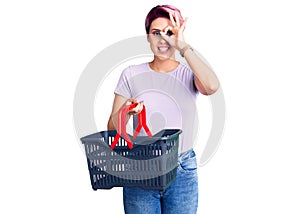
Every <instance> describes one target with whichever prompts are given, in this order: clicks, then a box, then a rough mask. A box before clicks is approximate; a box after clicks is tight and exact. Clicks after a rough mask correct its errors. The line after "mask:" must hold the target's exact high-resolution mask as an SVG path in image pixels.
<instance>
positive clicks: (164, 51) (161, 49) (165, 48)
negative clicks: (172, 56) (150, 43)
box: [158, 46, 169, 53]
mask: <svg viewBox="0 0 300 214" xmlns="http://www.w3.org/2000/svg"><path fill="white" fill-rule="evenodd" d="M158 50H159V52H161V53H166V52H167V51H168V50H169V46H160V47H158Z"/></svg>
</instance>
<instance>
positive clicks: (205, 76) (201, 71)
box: [184, 48, 220, 95]
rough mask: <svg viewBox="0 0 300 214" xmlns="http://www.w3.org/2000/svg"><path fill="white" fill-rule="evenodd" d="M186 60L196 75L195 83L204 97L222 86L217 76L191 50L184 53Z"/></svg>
mask: <svg viewBox="0 0 300 214" xmlns="http://www.w3.org/2000/svg"><path fill="white" fill-rule="evenodd" d="M184 58H185V59H186V61H187V63H188V64H189V66H190V68H191V69H192V71H193V73H194V75H195V79H194V82H195V85H196V88H197V89H198V91H200V93H201V94H204V95H211V94H213V93H215V92H216V91H217V90H218V88H219V86H220V82H219V80H218V78H217V76H216V74H215V73H214V72H213V71H212V70H211V69H210V68H209V67H208V65H207V64H206V63H205V62H203V60H202V59H200V57H199V56H198V55H197V54H196V53H195V52H194V51H192V49H191V48H188V49H187V50H186V51H185V52H184Z"/></svg>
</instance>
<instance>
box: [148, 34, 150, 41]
mask: <svg viewBox="0 0 300 214" xmlns="http://www.w3.org/2000/svg"><path fill="white" fill-rule="evenodd" d="M147 41H148V42H150V41H149V34H147Z"/></svg>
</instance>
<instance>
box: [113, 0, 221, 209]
mask: <svg viewBox="0 0 300 214" xmlns="http://www.w3.org/2000/svg"><path fill="white" fill-rule="evenodd" d="M186 23H187V19H184V20H183V18H182V16H181V13H180V11H179V10H178V9H177V8H175V7H174V6H170V5H158V6H156V7H154V8H152V9H151V10H150V12H149V13H148V15H147V17H146V22H145V28H146V33H147V40H148V42H149V44H150V47H151V50H152V52H153V54H154V58H153V60H152V61H151V62H147V63H142V64H140V65H133V66H129V67H127V68H126V69H125V70H124V71H123V73H122V75H121V77H120V80H119V83H118V85H117V87H116V90H115V99H114V103H113V107H112V113H111V115H110V118H109V121H108V130H113V129H116V128H117V117H116V115H117V113H118V111H119V109H120V108H121V107H122V106H124V105H129V104H132V103H138V104H137V106H136V107H135V108H134V109H132V110H131V111H130V112H129V113H128V119H129V118H130V117H131V115H136V114H138V113H140V112H141V111H142V109H143V107H144V104H145V106H147V118H150V129H151V132H152V133H155V132H156V131H159V129H162V128H179V129H182V130H183V134H184V137H183V140H181V141H180V143H179V158H178V160H179V164H178V171H177V177H176V180H175V182H174V183H173V184H172V185H171V186H170V187H169V188H167V189H166V190H165V191H155V190H144V189H141V188H131V187H130V188H128V187H124V188H123V198H124V209H125V213H129V214H131V213H132V214H139V213H143V214H147V213H149V214H152V213H153V214H154V213H164V214H166V213H170V214H171V213H172V214H176V213H180V214H183V213H188V214H193V213H196V212H197V203H198V183H197V182H198V178H197V170H196V168H197V164H196V157H195V153H194V151H193V143H192V142H191V141H192V140H191V138H189V135H190V134H189V133H188V129H187V128H186V127H185V125H184V124H187V123H190V120H191V119H192V117H194V115H195V108H192V107H191V106H193V104H194V103H193V102H194V101H195V98H196V96H197V94H198V93H199V92H200V93H201V94H203V95H211V94H213V93H215V92H216V91H217V89H218V88H219V81H218V78H217V77H216V75H215V74H214V72H213V71H212V70H211V69H210V68H209V67H208V66H207V65H206V64H205V63H204V62H203V61H202V60H201V59H200V58H199V56H198V55H197V54H196V53H195V52H194V51H193V49H192V47H191V46H190V45H188V43H186V41H185V39H184V36H183V32H184V29H185V26H186ZM176 50H177V51H179V52H180V54H181V56H182V57H184V58H185V60H186V61H187V65H184V64H182V63H179V62H178V61H176V59H175V52H176ZM142 100H143V102H141V101H142ZM182 103H184V106H185V107H180V106H183V105H182ZM178 106H179V107H178ZM155 115H156V116H155ZM149 116H150V117H149ZM185 121H187V122H185ZM135 122H136V121H135V120H134V126H135Z"/></svg>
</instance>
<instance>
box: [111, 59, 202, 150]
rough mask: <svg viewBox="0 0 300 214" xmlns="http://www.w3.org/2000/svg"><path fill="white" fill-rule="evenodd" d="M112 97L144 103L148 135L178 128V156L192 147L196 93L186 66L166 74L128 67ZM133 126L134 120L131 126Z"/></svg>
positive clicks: (143, 64)
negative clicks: (115, 95) (114, 95)
mask: <svg viewBox="0 0 300 214" xmlns="http://www.w3.org/2000/svg"><path fill="white" fill-rule="evenodd" d="M115 94H119V95H122V96H124V97H126V98H128V99H129V98H136V99H137V100H138V101H143V102H144V105H145V108H146V113H147V115H146V118H147V125H148V127H149V129H150V131H151V133H152V134H155V133H157V132H159V131H161V130H162V129H181V130H182V131H183V132H182V134H181V135H180V141H179V153H181V152H184V151H187V150H189V149H192V148H193V145H194V144H195V142H193V141H194V139H195V136H196V133H197V130H198V123H197V122H198V121H197V120H198V117H197V109H196V98H197V95H198V90H197V89H196V87H195V85H194V74H193V72H192V71H191V69H190V68H189V67H188V66H187V65H185V64H182V63H181V64H179V65H178V66H177V68H176V69H174V70H173V71H170V72H168V73H159V72H156V71H153V70H152V69H151V68H150V66H149V64H148V63H142V64H139V65H132V66H129V67H127V68H126V69H124V71H123V72H122V74H121V76H120V79H119V82H118V84H117V87H116V89H115ZM136 124H137V118H136V117H135V118H134V127H135V126H136ZM142 130H143V129H142ZM141 133H142V134H145V133H143V132H141Z"/></svg>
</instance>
